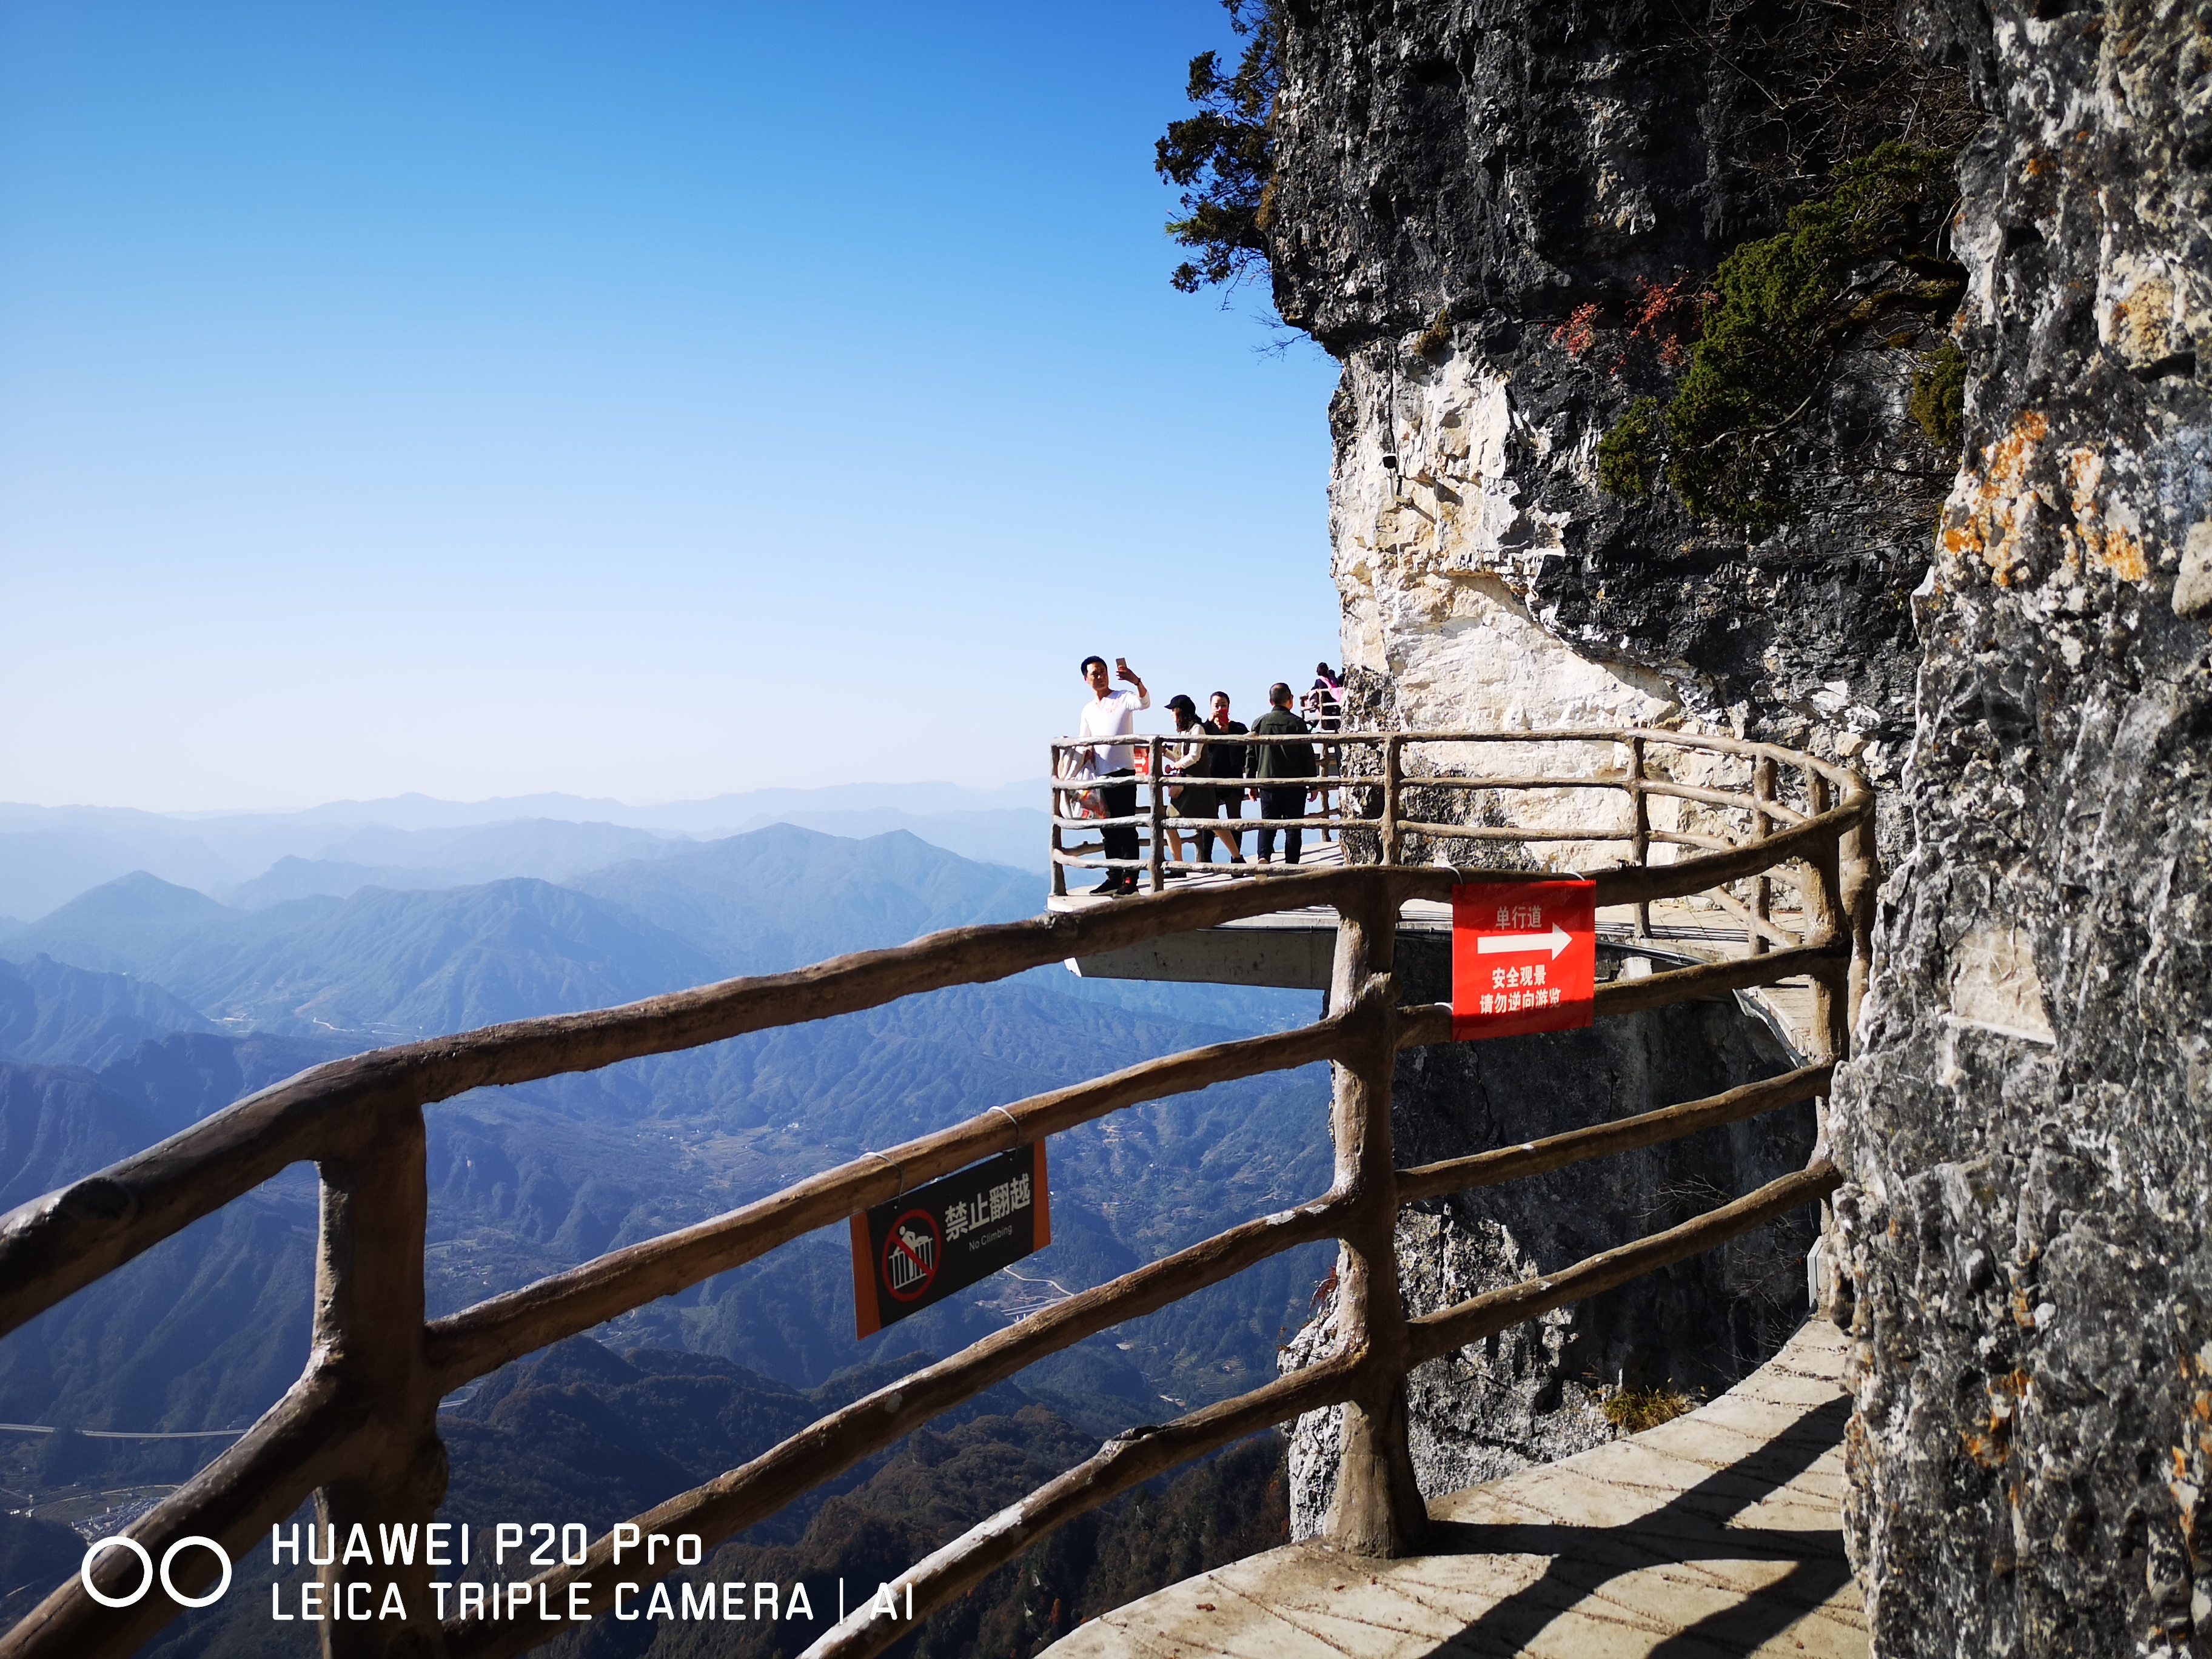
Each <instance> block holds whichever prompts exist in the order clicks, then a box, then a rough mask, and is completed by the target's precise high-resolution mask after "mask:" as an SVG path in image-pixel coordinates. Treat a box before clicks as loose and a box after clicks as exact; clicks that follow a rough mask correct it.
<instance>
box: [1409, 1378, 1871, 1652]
mask: <svg viewBox="0 0 2212 1659" xmlns="http://www.w3.org/2000/svg"><path fill="white" fill-rule="evenodd" d="M1849 1421H1850V1401H1848V1400H1831V1401H1828V1402H1826V1404H1825V1405H1820V1406H1816V1407H1813V1408H1812V1409H1810V1410H1808V1411H1807V1412H1806V1413H1804V1414H1803V1415H1802V1416H1801V1417H1799V1418H1798V1419H1797V1420H1796V1422H1795V1423H1793V1424H1791V1425H1790V1427H1789V1428H1788V1429H1786V1430H1784V1431H1783V1432H1782V1433H1780V1434H1778V1435H1777V1436H1775V1437H1773V1438H1772V1439H1771V1440H1768V1441H1767V1442H1765V1443H1764V1444H1762V1445H1761V1446H1759V1449H1757V1450H1755V1451H1753V1452H1751V1453H1749V1454H1748V1455H1746V1456H1744V1457H1742V1458H1741V1459H1739V1460H1738V1461H1737V1462H1734V1463H1731V1464H1729V1465H1728V1466H1727V1467H1726V1468H1720V1469H1716V1470H1715V1471H1714V1472H1713V1473H1712V1474H1710V1475H1708V1476H1706V1477H1705V1479H1704V1480H1700V1481H1699V1483H1698V1484H1697V1485H1696V1486H1692V1487H1691V1488H1690V1489H1689V1490H1688V1491H1686V1492H1683V1493H1682V1494H1681V1495H1680V1496H1679V1497H1677V1498H1674V1500H1673V1501H1672V1502H1671V1503H1669V1504H1667V1505H1666V1506H1665V1507H1664V1508H1662V1509H1658V1510H1653V1511H1652V1512H1651V1513H1650V1514H1649V1515H1647V1516H1643V1517H1642V1518H1640V1519H1638V1520H1637V1521H1634V1522H1631V1523H1629V1524H1628V1525H1626V1526H1620V1527H1602V1526H1589V1527H1577V1526H1559V1525H1549V1524H1544V1523H1510V1522H1509V1523H1502V1524H1488V1523H1483V1522H1455V1521H1444V1522H1436V1523H1435V1525H1434V1526H1433V1528H1431V1534H1430V1538H1429V1541H1428V1543H1427V1545H1426V1546H1425V1549H1424V1551H1423V1553H1425V1554H1426V1555H1430V1556H1450V1555H1545V1556H1551V1557H1553V1561H1552V1564H1551V1565H1550V1566H1549V1567H1548V1568H1547V1569H1546V1571H1545V1572H1544V1575H1543V1577H1541V1578H1539V1579H1537V1580H1536V1582H1535V1583H1532V1584H1530V1585H1528V1587H1527V1588H1526V1589H1522V1590H1520V1591H1517V1592H1516V1593H1515V1594H1513V1595H1509V1596H1507V1597H1506V1598H1505V1599H1504V1600H1503V1601H1498V1602H1497V1603H1496V1604H1495V1605H1493V1606H1492V1607H1490V1608H1489V1609H1488V1610H1487V1611H1486V1612H1485V1613H1483V1614H1482V1615H1481V1617H1480V1618H1479V1619H1477V1620H1475V1621H1474V1623H1473V1624H1471V1625H1469V1626H1468V1627H1467V1629H1466V1630H1465V1631H1463V1632H1461V1633H1460V1634H1459V1635H1458V1636H1456V1637H1455V1638H1452V1639H1451V1640H1449V1641H1448V1642H1444V1643H1442V1644H1438V1645H1437V1646H1436V1647H1435V1648H1432V1649H1431V1650H1430V1651H1431V1652H1432V1653H1435V1654H1439V1655H1443V1654H1449V1655H1455V1656H1469V1655H1477V1654H1480V1655H1484V1656H1489V1655H1501V1654H1516V1653H1519V1652H1521V1651H1522V1650H1523V1649H1524V1648H1526V1647H1527V1646H1528V1644H1529V1643H1531V1642H1532V1641H1534V1639H1535V1638H1536V1637H1537V1636H1538V1634H1539V1633H1541V1632H1542V1631H1543V1630H1544V1628H1545V1627H1546V1626H1548V1625H1550V1624H1551V1623H1552V1622H1553V1620H1555V1619H1557V1618H1559V1615H1560V1614H1562V1613H1565V1612H1566V1611H1567V1610H1568V1609H1570V1608H1571V1607H1575V1606H1577V1604H1578V1603H1582V1602H1584V1601H1588V1600H1589V1599H1590V1598H1593V1597H1596V1598H1599V1599H1602V1598H1603V1592H1604V1589H1605V1587H1606V1586H1607V1584H1608V1583H1611V1582H1612V1581H1613V1580H1614V1579H1617V1578H1620V1577H1625V1576H1626V1575H1627V1574H1629V1573H1632V1572H1640V1571H1645V1570H1647V1569H1649V1568H1652V1567H1664V1566H1668V1565H1676V1564H1679V1565H1693V1564H1695V1563H1698V1562H1701V1561H1723V1560H1725V1561H1773V1562H1788V1563H1789V1564H1790V1570H1789V1571H1788V1572H1787V1573H1786V1574H1784V1576H1783V1577H1782V1578H1780V1579H1779V1580H1778V1581H1777V1582H1775V1583H1771V1584H1770V1585H1769V1586H1767V1587H1766V1588H1765V1589H1761V1590H1759V1592H1758V1593H1757V1594H1756V1595H1750V1596H1747V1597H1746V1598H1744V1599H1743V1600H1741V1601H1736V1602H1735V1603H1734V1604H1733V1605H1731V1606H1729V1607H1725V1608H1723V1609H1721V1610H1719V1611H1717V1612H1716V1613H1711V1614H1709V1615H1708V1616H1706V1617H1705V1618H1703V1619H1700V1620H1698V1621H1697V1622H1696V1623H1694V1624H1692V1625H1689V1626H1686V1627H1685V1628H1683V1629H1682V1630H1680V1632H1676V1633H1675V1634H1674V1635H1672V1636H1669V1637H1668V1638H1664V1639H1663V1640H1662V1642H1661V1643H1660V1644H1659V1645H1657V1646H1656V1647H1654V1648H1652V1649H1651V1650H1650V1659H1711V1656H1712V1655H1715V1654H1729V1655H1741V1654H1748V1653H1751V1652H1753V1651H1754V1650H1757V1649H1758V1648H1759V1647H1760V1646H1761V1645H1762V1644H1765V1643H1766V1642H1769V1641H1771V1640H1772V1639H1773V1638H1775V1637H1777V1636H1779V1635H1780V1634H1781V1633H1782V1632H1784V1630H1786V1629H1788V1628H1789V1627H1790V1626H1791V1625H1793V1624H1795V1623H1796V1621H1797V1620H1799V1619H1802V1617H1804V1616H1805V1615H1806V1614H1807V1613H1810V1612H1812V1611H1813V1610H1814V1608H1815V1607H1819V1606H1820V1604H1821V1603H1822V1602H1824V1601H1826V1600H1827V1599H1828V1598H1829V1597H1830V1596H1832V1595H1834V1594H1835V1593H1836V1591H1837V1590H1838V1589H1841V1588H1842V1587H1843V1586H1844V1584H1845V1583H1848V1582H1849V1581H1850V1576H1851V1573H1850V1565H1849V1564H1848V1563H1847V1562H1846V1561H1845V1560H1844V1551H1843V1542H1842V1540H1841V1538H1840V1537H1839V1535H1838V1534H1836V1533H1834V1532H1805V1531H1797V1530H1778V1529H1776V1528H1761V1527H1731V1526H1729V1524H1728V1523H1729V1521H1730V1520H1731V1519H1733V1518H1734V1517H1735V1516H1737V1515H1739V1514H1741V1512H1742V1511H1743V1510H1747V1509H1748V1508H1750V1507H1751V1506H1752V1505H1753V1504H1756V1503H1758V1502H1759V1499H1761V1498H1765V1497H1767V1496H1768V1495H1770V1494H1771V1493H1773V1492H1779V1491H1780V1490H1781V1489H1782V1488H1784V1486H1788V1485H1789V1484H1790V1482H1791V1481H1792V1480H1796V1478H1797V1477H1798V1476H1799V1475H1801V1474H1804V1473H1805V1472H1806V1471H1807V1470H1808V1469H1809V1468H1812V1466H1813V1465H1814V1462H1817V1461H1818V1460H1819V1459H1820V1455H1822V1454H1823V1453H1824V1452H1826V1451H1828V1450H1830V1449H1832V1448H1833V1447H1835V1446H1836V1445H1837V1444H1838V1443H1840V1442H1841V1440H1842V1439H1843V1436H1844V1425H1845V1424H1846V1423H1848V1422H1849Z"/></svg>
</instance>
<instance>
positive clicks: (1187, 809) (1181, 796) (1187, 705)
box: [1160, 691, 1213, 881]
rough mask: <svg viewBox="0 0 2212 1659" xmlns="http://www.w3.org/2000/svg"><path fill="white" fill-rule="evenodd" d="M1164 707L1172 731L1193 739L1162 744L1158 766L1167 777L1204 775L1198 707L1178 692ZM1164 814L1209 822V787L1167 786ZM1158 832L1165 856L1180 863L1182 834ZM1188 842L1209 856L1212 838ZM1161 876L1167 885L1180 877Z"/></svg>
mask: <svg viewBox="0 0 2212 1659" xmlns="http://www.w3.org/2000/svg"><path fill="white" fill-rule="evenodd" d="M1167 706H1168V712H1169V713H1170V714H1173V715H1174V716H1175V724H1176V731H1178V732H1190V733H1194V734H1195V735H1194V736H1193V737H1192V738H1189V739H1188V741H1185V742H1182V743H1170V744H1162V745H1161V746H1160V763H1161V765H1162V766H1164V768H1166V769H1167V772H1168V775H1170V777H1191V776H1202V775H1203V774H1202V773H1200V771H1199V769H1198V763H1199V762H1200V760H1201V759H1202V758H1203V757H1205V754H1206V744H1205V742H1204V741H1203V739H1204V738H1205V735H1206V722H1205V721H1203V720H1200V719H1199V717H1198V705H1197V704H1196V703H1194V702H1192V701H1191V700H1190V699H1189V698H1188V697H1187V696H1184V695H1183V694H1182V692H1180V691H1178V692H1176V694H1175V696H1172V697H1170V698H1169V699H1168V704H1167ZM1168 811H1169V813H1170V816H1171V817H1177V818H1211V817H1212V816H1213V787H1212V785H1211V784H1205V783H1175V784H1170V785H1169V786H1168ZM1161 828H1162V829H1164V831H1165V832H1166V834H1167V838H1168V854H1169V856H1170V858H1172V859H1173V860H1175V861H1176V863H1177V864H1182V863H1183V862H1184V861H1185V860H1184V857H1183V850H1182V829H1180V828H1179V827H1178V826H1177V825H1176V824H1174V823H1165V824H1163V825H1162V826H1161ZM1191 838H1192V839H1193V840H1194V841H1195V842H1197V843H1198V848H1197V850H1198V851H1199V852H1200V853H1211V852H1212V850H1213V842H1212V836H1210V835H1208V834H1207V832H1206V831H1205V830H1203V829H1195V830H1193V831H1192V832H1191ZM1208 862H1211V860H1208ZM1164 874H1165V875H1166V877H1167V878H1168V879H1169V880H1170V881H1180V880H1182V877H1183V874H1184V872H1182V871H1181V870H1169V871H1166V872H1164Z"/></svg>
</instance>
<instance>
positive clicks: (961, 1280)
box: [853, 1141, 1052, 1336]
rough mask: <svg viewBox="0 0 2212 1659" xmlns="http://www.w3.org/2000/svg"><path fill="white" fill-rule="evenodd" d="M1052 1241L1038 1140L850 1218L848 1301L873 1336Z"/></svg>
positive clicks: (864, 1330) (863, 1331)
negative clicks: (850, 1292) (850, 1294)
mask: <svg viewBox="0 0 2212 1659" xmlns="http://www.w3.org/2000/svg"><path fill="white" fill-rule="evenodd" d="M1049 1243H1052V1206H1051V1203H1050V1201H1049V1200H1048V1198H1047V1197H1046V1194H1045V1183H1044V1143H1043V1142H1042V1141H1038V1142H1036V1143H1035V1144H1034V1145H1032V1146H1017V1147H1015V1148H1014V1150H1013V1151H1012V1152H1001V1153H1000V1154H999V1155H998V1156H997V1157H996V1158H986V1159H984V1160H983V1162H981V1164H970V1165H969V1167H968V1168H966V1169H964V1170H961V1171H960V1172H959V1173H958V1174H957V1175H949V1176H945V1177H944V1178H943V1179H942V1180H939V1181H933V1182H930V1183H929V1184H928V1185H927V1186H924V1187H917V1188H915V1189H914V1190H913V1191H912V1192H910V1193H902V1194H899V1196H898V1197H896V1198H895V1199H893V1200H891V1201H890V1203H888V1204H878V1205H877V1206H876V1207H875V1208H874V1209H872V1210H867V1211H864V1212H861V1213H860V1214H859V1215H856V1216H854V1218H853V1303H854V1322H855V1323H856V1324H857V1325H858V1327H859V1328H860V1334H861V1335H862V1336H873V1335H874V1334H876V1333H877V1332H878V1331H879V1330H881V1329H883V1328H884V1326H886V1325H891V1324H896V1322H898V1321H900V1320H902V1319H904V1318H905V1317H906V1316H908V1314H913V1313H920V1312H921V1310H923V1309H924V1308H927V1307H928V1306H929V1305H930V1304H932V1303H936V1302H942V1301H943V1300H944V1299H945V1297H948V1296H950V1295H951V1294H952V1293H953V1292H954V1291H964V1290H966V1289H967V1288H968V1286H969V1285H974V1284H976V1283H978V1282H979V1281H981V1280H982V1279H988V1278H989V1277H990V1276H991V1275H992V1274H993V1273H996V1272H998V1271H999V1269H1000V1268H1001V1267H1010V1266H1012V1264H1013V1263H1014V1262H1017V1261H1020V1260H1021V1259H1022V1258H1023V1257H1024V1256H1025V1255H1029V1254H1030V1253H1031V1252H1032V1251H1035V1250H1041V1249H1043V1248H1044V1247H1045V1246H1046V1245H1048V1244H1049Z"/></svg>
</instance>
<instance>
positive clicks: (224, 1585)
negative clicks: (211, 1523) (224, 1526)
mask: <svg viewBox="0 0 2212 1659" xmlns="http://www.w3.org/2000/svg"><path fill="white" fill-rule="evenodd" d="M194 1544H197V1545H198V1546H199V1547H201V1548H202V1549H204V1550H209V1551H211V1552H213V1553H214V1555H215V1559H216V1560H218V1561H220V1562H222V1577H220V1578H218V1579H216V1585H215V1588H214V1589H211V1590H210V1591H209V1592H208V1593H207V1594H206V1595H199V1596H192V1595H185V1593H184V1592H183V1591H182V1590H180V1589H178V1588H177V1586H176V1584H175V1583H174V1581H173V1580H172V1579H171V1578H170V1577H169V1571H170V1569H171V1568H172V1567H173V1565H175V1563H176V1559H177V1554H178V1552H179V1551H180V1550H184V1549H186V1548H189V1547H191V1546H192V1545H194ZM106 1549H117V1550H128V1551H130V1552H131V1554H133V1555H135V1556H137V1558H138V1565H139V1569H140V1571H142V1573H143V1577H141V1578H140V1579H139V1580H138V1588H137V1589H135V1590H132V1591H131V1594H130V1595H109V1594H108V1593H107V1592H106V1590H103V1589H100V1586H99V1585H97V1584H95V1583H93V1582H92V1564H93V1563H94V1561H97V1560H98V1559H100V1551H102V1550H106ZM76 1576H77V1580H78V1582H79V1583H82V1584H83V1586H84V1593H85V1594H86V1595H89V1596H90V1597H91V1598H92V1599H93V1600H94V1601H97V1602H99V1603H100V1606H102V1607H135V1606H137V1603H138V1602H139V1601H143V1599H144V1598H145V1595H146V1592H147V1591H148V1590H149V1589H153V1588H154V1580H155V1578H157V1577H158V1578H159V1579H160V1580H161V1588H162V1589H165V1590H167V1591H168V1593H169V1599H170V1600H171V1601H174V1602H175V1603H176V1604H177V1605H178V1606H179V1607H208V1606H210V1605H212V1604H213V1603H215V1602H217V1601H222V1597H223V1592H224V1591H226V1590H228V1589H229V1588H230V1553H229V1552H228V1550H226V1549H224V1548H223V1547H222V1545H220V1544H218V1543H216V1541H215V1540H214V1539H212V1538H203V1537H201V1536H200V1535H199V1534H197V1533H195V1534H192V1535H191V1536H190V1537H188V1538H179V1540H177V1541H176V1542H175V1543H173V1544H172V1545H170V1546H169V1547H168V1548H167V1549H165V1550H163V1551H162V1552H161V1570H160V1571H158V1572H156V1571H155V1567H154V1558H153V1557H152V1556H150V1555H149V1554H148V1553H146V1547H145V1546H144V1545H143V1544H142V1543H140V1542H139V1541H137V1539H135V1538H125V1537H124V1536H123V1534H120V1533H118V1534H115V1535H114V1536H113V1537H111V1538H102V1539H100V1540H99V1541H97V1542H95V1543H94V1545H93V1546H92V1547H91V1548H89V1549H88V1550H87V1551H85V1553H84V1559H83V1560H82V1561H81V1562H80V1563H78V1564H77V1570H76Z"/></svg>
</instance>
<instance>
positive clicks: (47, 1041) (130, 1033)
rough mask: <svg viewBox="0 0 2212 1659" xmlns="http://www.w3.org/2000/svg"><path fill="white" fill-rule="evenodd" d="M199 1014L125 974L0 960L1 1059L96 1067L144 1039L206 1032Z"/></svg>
mask: <svg viewBox="0 0 2212 1659" xmlns="http://www.w3.org/2000/svg"><path fill="white" fill-rule="evenodd" d="M212 1030H215V1027H214V1025H213V1024H210V1022H209V1021H208V1020H206V1019H204V1018H202V1017H201V1015H200V1014H199V1012H198V1011H197V1009H194V1008H192V1007H191V1006H188V1005H187V1004H185V1002H183V1001H181V1000H179V999H178V998H176V997H173V996H171V995H170V994H168V993H167V991H165V990H163V989H162V988H161V987H160V986H158V985H148V984H146V983H144V982H143V981H139V980H135V979H132V978H131V977H130V976H129V975H124V974H100V973H94V972H92V971H90V970H88V969H82V968H72V967H70V965H69V964H68V963H61V962H56V961H55V960H54V959H53V958H52V957H47V956H33V957H31V959H30V960H29V961H28V962H26V963H22V964H21V966H18V965H17V964H15V963H10V962H0V1058H4V1059H8V1060H22V1061H24V1062H26V1063H28V1064H33V1065H50V1066H95V1067H97V1066H105V1065H107V1064H109V1063H110V1062H111V1061H113V1060H119V1059H121V1058H122V1057H123V1056H124V1055H125V1054H128V1053H129V1052H130V1051H131V1049H133V1048H137V1046H138V1044H139V1043H141V1042H144V1041H146V1040H147V1039H148V1038H149V1037H153V1036H161V1035H162V1034H163V1033H165V1032H169V1031H212Z"/></svg>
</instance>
